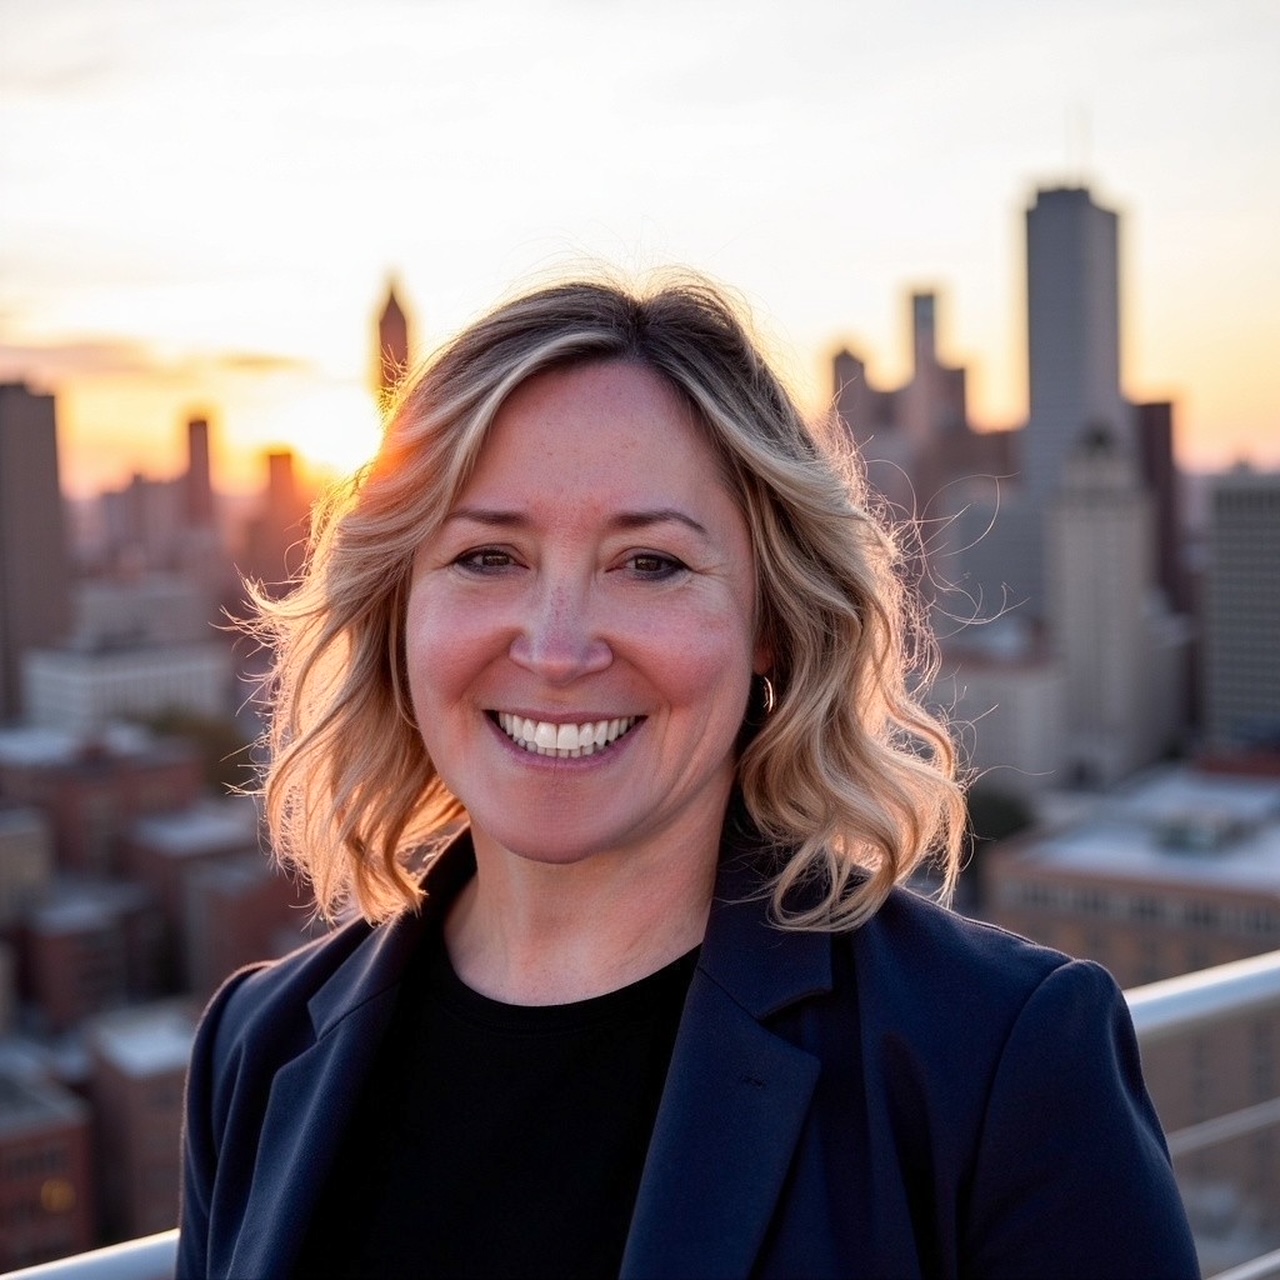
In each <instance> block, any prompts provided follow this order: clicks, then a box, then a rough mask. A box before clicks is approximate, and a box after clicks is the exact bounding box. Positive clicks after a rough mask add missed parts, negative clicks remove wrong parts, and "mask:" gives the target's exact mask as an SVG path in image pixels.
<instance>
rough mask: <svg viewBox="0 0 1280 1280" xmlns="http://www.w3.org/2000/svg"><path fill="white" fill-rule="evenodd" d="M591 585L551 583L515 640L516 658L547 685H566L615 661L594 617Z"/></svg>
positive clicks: (513, 652) (536, 600) (537, 598)
mask: <svg viewBox="0 0 1280 1280" xmlns="http://www.w3.org/2000/svg"><path fill="white" fill-rule="evenodd" d="M590 597H591V592H590V588H589V587H584V586H578V585H575V584H571V583H567V582H560V583H555V584H553V583H546V584H544V587H543V589H542V590H540V591H539V592H538V593H537V594H536V596H535V598H534V599H533V600H531V601H530V602H529V603H530V604H531V606H532V607H531V608H530V610H529V613H528V616H527V617H525V618H524V619H523V620H522V622H521V625H520V626H519V628H518V630H517V631H516V634H515V636H514V638H513V639H512V641H511V650H510V652H511V659H512V661H513V662H515V663H516V664H517V665H518V666H521V667H524V668H525V670H527V671H530V672H532V673H533V674H535V675H537V676H539V677H540V678H541V679H543V680H545V681H546V682H547V683H548V684H552V685H564V684H569V683H571V682H572V681H574V680H578V679H580V678H581V677H583V676H586V675H591V674H592V673H593V672H596V671H603V670H604V669H605V668H606V667H607V666H608V665H609V664H610V663H611V662H612V661H613V650H612V649H611V648H610V647H609V644H608V642H607V641H606V640H605V639H604V637H603V636H602V635H601V634H600V631H599V627H598V625H597V620H596V619H595V618H594V617H593V610H592V602H591V598H590Z"/></svg>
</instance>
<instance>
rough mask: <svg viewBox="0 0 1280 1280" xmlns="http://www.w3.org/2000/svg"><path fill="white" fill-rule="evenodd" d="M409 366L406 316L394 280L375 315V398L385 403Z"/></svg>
mask: <svg viewBox="0 0 1280 1280" xmlns="http://www.w3.org/2000/svg"><path fill="white" fill-rule="evenodd" d="M408 369H409V320H408V317H407V316H406V315H405V313H404V308H403V307H402V306H401V305H400V299H399V298H397V297H396V287H395V281H394V280H392V281H390V282H389V283H388V285H387V300H386V302H385V303H384V305H383V308H382V314H381V315H380V316H379V317H378V398H379V400H380V401H381V402H382V403H383V404H385V403H386V402H387V401H388V400H389V399H390V398H391V397H392V396H393V395H394V394H395V390H396V388H397V387H398V386H399V385H400V380H401V379H402V378H403V377H404V375H405V374H406V373H407V372H408Z"/></svg>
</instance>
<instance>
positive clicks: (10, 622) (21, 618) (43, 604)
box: [0, 382, 71, 720]
mask: <svg viewBox="0 0 1280 1280" xmlns="http://www.w3.org/2000/svg"><path fill="white" fill-rule="evenodd" d="M70 620H71V563H70V557H69V555H68V552H67V533H66V525H65V521H64V518H63V511H62V492H61V489H60V487H59V484H58V436H57V426H56V422H55V418H54V404H53V397H52V396H49V395H38V394H36V393H34V392H32V391H31V390H30V389H29V388H27V387H26V386H25V385H23V384H22V383H16V382H13V383H0V720H8V719H13V718H15V717H17V716H18V715H20V714H21V711H22V655H23V654H24V653H26V652H27V650H29V649H34V648H37V647H41V646H44V645H49V644H53V643H54V642H55V641H58V640H61V639H63V637H64V636H65V634H66V632H67V629H68V627H69V624H70Z"/></svg>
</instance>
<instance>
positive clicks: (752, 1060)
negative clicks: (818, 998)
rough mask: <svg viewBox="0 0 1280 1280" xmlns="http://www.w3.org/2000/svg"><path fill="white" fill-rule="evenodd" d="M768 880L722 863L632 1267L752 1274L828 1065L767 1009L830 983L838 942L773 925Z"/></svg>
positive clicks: (633, 1235)
mask: <svg viewBox="0 0 1280 1280" xmlns="http://www.w3.org/2000/svg"><path fill="white" fill-rule="evenodd" d="M758 889H759V881H758V878H756V877H753V876H752V875H751V874H750V872H749V870H748V868H747V867H746V865H745V864H744V863H743V862H741V861H734V860H733V859H730V860H728V861H727V862H726V863H725V864H722V871H721V876H720V881H719V884H718V886H717V893H716V902H715V904H714V906H713V908H712V915H711V919H710V921H709V923H708V927H707V935H706V940H705V941H704V943H703V948H702V955H701V958H700V960H699V965H698V970H697V972H696V973H695V975H694V979H693V983H692V985H691V986H690V989H689V996H688V999H687V1001H686V1003H685V1010H684V1015H683V1018H682V1020H681V1023H680V1031H679V1034H678V1036H677V1038H676V1045H675V1050H674V1052H673V1054H672V1060H671V1067H670V1069H669V1071H668V1074H667V1088H666V1090H665V1092H664V1094H663V1097H662V1104H661V1106H660V1108H659V1111H658V1118H657V1121H656V1123H655V1125H654V1131H653V1137H652V1139H651V1140H650V1144H649V1154H648V1157H647V1159H646V1161H645V1170H644V1175H643V1178H642V1179H641V1183H640V1192H639V1195H638V1197H637V1201H636V1209H635V1213H634V1215H633V1218H632V1224H631V1232H630V1235H629V1237H628V1241H627V1249H626V1253H625V1254H624V1256H623V1261H622V1270H621V1274H622V1280H650V1278H652V1277H666V1276H694V1275H696V1276H705V1277H724V1278H726V1280H727V1278H728V1277H745V1276H747V1275H748V1274H749V1273H750V1271H751V1269H752V1266H753V1264H754V1261H755V1259H756V1255H757V1254H758V1252H759V1249H760V1246H761V1243H762V1241H763V1240H764V1237H765V1233H766V1231H767V1229H768V1226H769V1222H770V1219H771V1217H772V1215H773V1211H774V1207H775V1205H776V1204H777V1201H778V1196H779V1194H780V1192H781V1190H782V1186H783V1182H784V1180H785V1178H786V1174H787V1170H788V1168H789V1166H790V1163H791V1159H792V1155H793V1153H794V1151H795V1147H796V1143H797V1141H798V1140H799V1137H800V1134H801V1131H802V1129H803V1126H804V1122H805V1119H806V1116H807V1114H808V1110H809V1103H810V1099H811V1097H812V1095H813V1090H814V1086H815V1085H816V1083H817V1080H818V1074H819V1069H820V1068H819V1063H818V1060H817V1059H816V1058H815V1057H814V1056H813V1055H811V1054H809V1053H807V1052H805V1051H804V1050H802V1049H799V1048H797V1047H796V1046H794V1045H793V1044H790V1043H789V1042H788V1041H786V1040H784V1039H782V1038H781V1037H780V1036H778V1035H776V1034H775V1033H774V1032H772V1031H771V1030H769V1029H768V1028H767V1027H766V1026H764V1025H762V1022H763V1020H764V1019H765V1018H767V1017H769V1016H770V1015H771V1014H774V1013H776V1012H778V1011H780V1010H781V1009H783V1008H785V1007H786V1006H788V1005H790V1004H792V1003H794V1002H795V1001H797V1000H799V999H802V998H804V997H805V996H808V995H812V994H815V993H817V992H821V991H827V990H829V989H830V986H831V943H830V939H829V938H828V937H827V936H826V935H823V934H814V933H807V934H804V933H783V932H782V931H780V930H777V929H774V928H772V927H771V926H770V925H769V924H768V922H767V917H766V907H765V904H764V903H763V902H762V901H761V900H760V898H759V896H758ZM753 893H755V894H756V896H751V895H752V894H753Z"/></svg>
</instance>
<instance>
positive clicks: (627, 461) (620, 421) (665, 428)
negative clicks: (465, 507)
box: [460, 361, 736, 505]
mask: <svg viewBox="0 0 1280 1280" xmlns="http://www.w3.org/2000/svg"><path fill="white" fill-rule="evenodd" d="M498 482H501V483H503V484H504V485H508V486H510V485H515V486H517V487H521V488H528V489H535V490H544V491H546V490H548V489H550V490H576V491H582V490H584V489H588V490H590V489H596V490H598V491H599V492H600V493H601V494H604V493H607V492H610V491H613V490H628V489H629V490H636V489H645V488H654V489H671V490H676V491H686V492H688V494H689V496H693V495H694V494H695V493H696V491H697V490H698V489H700V488H707V487H708V486H710V487H713V488H716V489H718V490H720V491H722V496H725V497H728V496H729V494H728V490H727V487H726V485H725V482H724V475H723V468H722V467H721V466H720V464H719V462H718V460H717V457H716V453H715V450H714V449H713V447H712V446H711V444H710V442H709V440H708V437H707V430H706V427H705V426H704V425H703V424H702V423H701V422H700V421H699V419H698V417H697V415H696V413H695V411H694V410H693V408H692V407H691V406H690V404H689V403H688V401H687V400H686V399H685V397H684V396H683V395H682V394H681V393H680V392H678V391H677V390H676V389H675V388H674V387H672V386H671V385H670V384H669V383H668V382H667V381H666V380H665V379H664V378H663V377H662V376H661V375H659V374H657V373H655V372H654V371H653V370H651V369H649V368H647V367H646V366H644V365H641V364H636V363H630V362H624V361H599V362H593V363H589V364H575V365H570V366H566V367H558V368H554V369H549V370H545V371H543V372H540V373H537V374H535V375H534V376H532V377H531V378H529V379H527V380H526V381H525V382H523V383H522V384H521V385H520V386H519V387H517V388H516V390H515V391H514V392H512V394H511V395H510V396H509V397H508V398H507V400H506V401H505V402H504V404H503V405H502V408H501V409H500V410H499V411H498V413H497V415H496V416H495V418H494V420H493V422H492V424H491V425H490V427H489V430H488V432H487V433H486V436H485V439H484V442H483V443H482V444H481V446H480V449H479V451H478V454H477V456H476V462H475V466H474V468H473V470H472V473H471V476H470V478H469V480H468V482H467V484H466V485H465V487H464V489H463V495H460V496H465V495H467V494H473V493H474V491H475V490H476V489H478V488H481V487H485V486H488V485H491V484H494V483H498ZM735 505H736V504H735Z"/></svg>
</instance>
